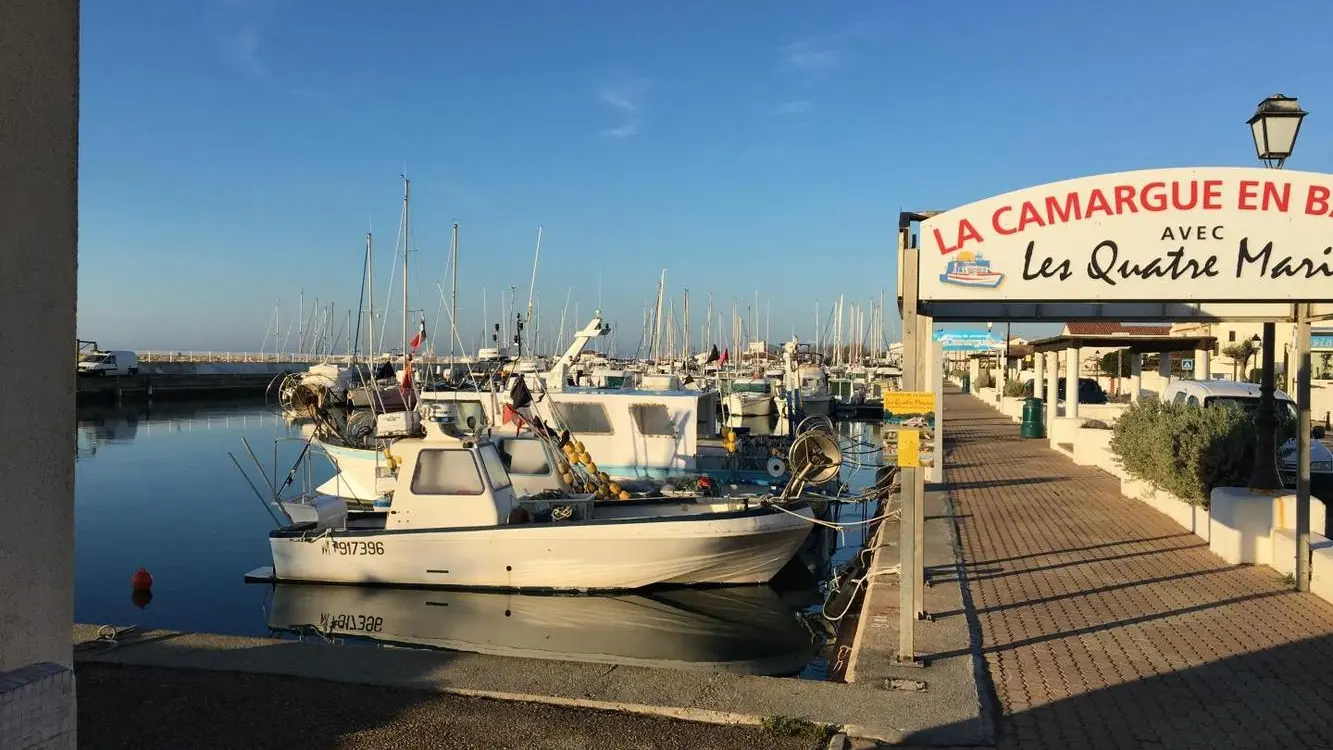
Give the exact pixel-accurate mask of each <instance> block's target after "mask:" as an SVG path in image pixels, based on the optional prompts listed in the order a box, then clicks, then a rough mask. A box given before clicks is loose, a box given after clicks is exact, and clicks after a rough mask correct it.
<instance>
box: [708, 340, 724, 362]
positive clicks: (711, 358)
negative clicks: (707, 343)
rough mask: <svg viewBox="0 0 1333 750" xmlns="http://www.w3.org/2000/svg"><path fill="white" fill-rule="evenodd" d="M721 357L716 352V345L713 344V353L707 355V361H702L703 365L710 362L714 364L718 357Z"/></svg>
mask: <svg viewBox="0 0 1333 750" xmlns="http://www.w3.org/2000/svg"><path fill="white" fill-rule="evenodd" d="M721 356H722V354H721V353H720V352H718V350H717V344H713V351H711V352H709V353H708V359H706V360H704V364H708V363H710V362H716V361H717V359H718V357H721Z"/></svg>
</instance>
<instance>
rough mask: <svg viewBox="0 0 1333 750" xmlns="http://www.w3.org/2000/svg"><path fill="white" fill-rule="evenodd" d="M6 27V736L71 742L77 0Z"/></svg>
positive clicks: (9, 9)
mask: <svg viewBox="0 0 1333 750" xmlns="http://www.w3.org/2000/svg"><path fill="white" fill-rule="evenodd" d="M0 28H3V31H2V32H0V34H3V35H4V39H5V41H4V43H3V44H0V92H4V94H3V96H2V97H0V98H5V100H6V101H5V105H4V111H5V115H4V116H0V143H3V144H4V148H2V149H0V357H3V361H5V362H10V363H15V364H16V365H17V366H13V367H6V368H4V369H2V370H0V413H2V414H4V415H5V423H6V424H7V425H10V426H11V427H12V429H6V430H0V456H4V459H3V460H0V487H4V488H5V500H6V502H5V503H4V509H5V514H4V523H0V571H5V574H4V575H3V576H0V730H6V731H8V732H9V734H7V735H6V736H0V746H4V747H16V748H17V747H74V746H75V745H76V742H75V737H74V735H75V725H74V717H75V714H74V674H73V672H72V671H70V667H71V666H72V662H73V649H72V648H71V641H70V626H71V624H72V623H73V619H74V451H75V432H74V421H75V414H74V340H75V338H76V335H77V334H76V331H75V314H74V310H75V294H76V287H77V270H76V269H77V261H78V259H77V256H78V103H79V3H78V0H4V3H3V5H0ZM18 363H21V364H18ZM33 372H37V373H40V374H41V375H40V377H31V375H30V374H29V373H33ZM130 572H133V571H130ZM127 575H128V574H127ZM127 588H128V587H127ZM128 595H129V594H128V591H127V593H126V596H128ZM15 732H17V733H19V734H18V736H13V734H14V733H15Z"/></svg>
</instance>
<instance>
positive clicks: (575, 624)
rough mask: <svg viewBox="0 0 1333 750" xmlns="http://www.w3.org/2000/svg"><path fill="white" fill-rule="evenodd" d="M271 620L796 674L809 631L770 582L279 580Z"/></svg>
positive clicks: (519, 652) (534, 653)
mask: <svg viewBox="0 0 1333 750" xmlns="http://www.w3.org/2000/svg"><path fill="white" fill-rule="evenodd" d="M268 626H269V628H270V629H272V630H276V631H288V632H295V633H299V634H302V635H305V634H314V635H318V636H320V637H322V638H339V637H351V638H364V639H369V640H371V641H373V642H378V643H387V644H392V645H400V646H401V645H405V646H415V647H424V648H431V649H448V650H451V651H466V652H471V653H479V654H489V655H492V656H508V657H523V658H531V659H555V660H560V661H576V662H593V663H601V664H618V665H624V666H640V667H656V668H666V669H684V670H706V671H710V672H729V673H734V674H757V675H789V674H796V673H798V672H800V671H801V670H802V669H803V668H804V667H805V666H806V664H807V663H808V662H809V660H810V658H811V657H812V656H813V652H814V647H813V646H812V643H811V638H810V633H809V631H808V630H807V629H806V628H805V627H803V626H802V625H801V623H800V621H799V620H798V619H797V618H796V617H795V616H794V614H793V613H792V611H791V610H790V609H788V608H787V606H786V605H784V604H783V602H782V600H781V599H780V598H779V597H778V594H777V592H775V591H774V590H773V589H771V588H769V587H768V586H728V587H725V588H707V589H670V590H656V591H652V592H645V593H642V594H622V595H618V596H584V595H572V596H545V595H531V594H518V593H510V592H493V591H460V590H439V589H420V588H388V587H379V586H376V587H369V586H326V585H312V584H299V583H279V584H277V585H275V586H274V587H273V601H272V605H271V606H270V607H269V608H268Z"/></svg>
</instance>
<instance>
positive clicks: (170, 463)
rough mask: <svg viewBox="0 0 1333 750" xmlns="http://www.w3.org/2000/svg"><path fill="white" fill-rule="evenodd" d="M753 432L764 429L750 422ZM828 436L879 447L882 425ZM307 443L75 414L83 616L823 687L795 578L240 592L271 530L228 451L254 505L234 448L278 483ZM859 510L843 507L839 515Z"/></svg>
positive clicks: (870, 460) (179, 412) (78, 598)
mask: <svg viewBox="0 0 1333 750" xmlns="http://www.w3.org/2000/svg"><path fill="white" fill-rule="evenodd" d="M746 426H749V427H751V429H752V430H754V431H756V432H762V431H764V430H766V429H771V426H770V427H766V426H765V425H764V424H762V423H758V422H754V421H753V420H751V421H747V422H746ZM838 427H839V432H840V433H842V434H844V435H846V436H849V437H851V436H855V437H858V438H861V439H863V440H865V441H866V442H869V443H877V430H878V427H879V425H877V424H868V425H858V424H840V425H839V426H838ZM301 438H302V436H301V429H300V426H299V425H296V424H289V423H288V422H287V421H286V420H284V419H283V418H282V417H281V416H279V415H278V414H277V413H276V410H275V408H274V407H272V406H271V405H267V404H265V403H264V402H262V401H229V402H225V403H188V402H186V403H182V402H175V403H172V402H168V403H159V404H153V405H151V406H148V405H142V404H139V405H127V406H126V407H123V408H86V409H80V411H79V415H78V455H77V464H76V466H77V469H76V483H75V487H76V490H75V505H76V515H75V545H76V571H75V618H76V620H77V621H79V622H84V623H95V624H114V625H118V626H126V625H135V626H138V627H140V628H168V629H173V630H185V631H197V632H209V633H224V634H231V635H254V636H267V635H273V634H287V635H288V636H289V637H307V636H310V635H312V634H318V633H323V634H326V635H327V634H328V633H329V632H330V631H337V632H338V633H339V635H340V638H339V640H348V639H347V638H346V637H347V636H350V640H351V641H354V642H355V641H365V642H371V643H374V642H391V643H396V644H400V645H418V646H423V647H431V648H453V649H460V650H469V651H480V652H483V653H500V654H511V655H528V656H545V657H548V658H572V659H587V660H593V661H610V662H617V663H636V664H649V665H653V664H659V665H664V666H675V667H684V668H697V669H716V670H727V671H743V672H755V673H765V674H777V673H781V674H792V673H795V672H797V671H800V672H801V674H802V676H805V677H813V678H819V677H821V676H822V674H823V671H824V667H823V662H822V660H819V659H817V658H815V653H814V651H815V649H814V645H813V642H814V641H816V640H818V638H817V637H815V636H813V635H812V633H811V631H810V630H809V629H808V628H806V627H805V626H804V625H803V624H801V622H800V621H799V620H798V619H797V618H796V617H795V616H793V611H799V610H806V611H809V610H810V609H811V606H812V603H813V602H815V601H817V600H818V598H819V594H818V593H817V592H815V591H814V590H813V587H812V585H811V583H812V582H811V581H809V580H800V579H799V577H797V583H796V584H794V587H795V588H794V590H793V585H792V584H788V585H787V587H786V588H785V589H784V588H779V589H774V588H771V587H768V586H762V587H744V588H739V589H737V588H728V589H713V590H690V591H667V592H650V593H647V594H643V595H630V596H617V597H590V596H585V597H572V596H520V595H513V594H504V593H478V592H441V591H422V590H399V589H387V590H386V589H371V588H361V587H344V586H297V585H282V586H276V587H275V586H272V585H262V584H247V583H245V582H244V581H243V575H244V574H245V573H246V572H247V571H249V570H252V569H254V568H256V567H259V566H263V565H268V564H270V562H271V560H270V556H269V549H268V539H267V533H268V531H269V530H270V529H271V528H273V525H274V522H273V519H272V518H271V517H270V516H269V514H268V512H267V511H266V509H265V507H264V506H263V504H262V503H261V502H260V500H259V499H258V498H256V496H255V493H254V491H253V490H251V488H250V487H249V485H247V483H246V480H245V478H244V477H243V476H242V475H241V473H240V472H239V471H238V470H237V469H236V467H235V466H234V465H233V464H232V460H231V458H230V457H229V456H228V453H231V454H233V455H234V456H235V457H236V459H237V460H238V461H240V462H241V464H242V466H244V467H245V468H246V469H247V471H249V473H250V476H251V477H252V478H253V479H254V480H255V482H256V483H257V484H258V485H259V489H260V491H261V492H264V491H266V488H265V487H264V485H263V484H262V480H261V479H260V478H259V476H258V472H257V471H256V470H254V462H253V460H252V459H251V458H250V456H249V454H248V453H247V451H246V448H245V446H244V444H243V443H242V439H244V440H246V441H248V442H249V444H250V446H251V448H253V450H254V451H255V453H256V455H257V456H258V458H259V460H260V462H261V463H262V464H263V465H264V471H265V472H266V473H267V474H268V475H269V477H270V478H273V477H275V476H278V477H285V476H286V474H287V472H288V470H289V469H290V468H291V467H292V466H293V464H294V462H295V461H296V459H297V457H298V455H299V454H300V452H301V446H302V442H303V441H302V439H301ZM275 441H276V442H275ZM876 459H877V457H876V456H873V455H861V456H849V457H848V459H847V461H846V463H845V465H844V476H845V477H846V478H847V479H849V480H851V483H852V484H853V485H859V486H864V485H865V484H867V483H869V482H870V481H873V477H874V470H873V464H874V463H875V461H876ZM856 464H871V466H869V467H868V468H865V469H857V467H856ZM312 471H313V472H314V473H315V476H314V477H313V478H314V479H315V480H317V481H319V480H322V479H324V478H326V477H327V476H329V475H331V474H332V471H331V469H330V468H329V467H327V466H326V465H323V462H315V463H314V464H313V465H312ZM274 481H278V482H280V481H281V479H280V478H279V479H275V480H274ZM298 481H300V478H298ZM862 512H863V508H862V507H861V506H847V507H845V508H844V512H843V514H842V520H844V521H847V520H852V519H853V518H856V517H861V514H862ZM861 542H862V532H861V529H860V528H859V527H856V528H853V529H849V530H848V531H847V532H846V533H845V534H844V535H843V540H842V547H841V548H840V549H839V550H838V551H837V553H836V554H835V558H834V559H835V562H837V561H841V560H843V559H846V558H847V557H849V556H850V555H851V554H853V553H854V551H855V550H856V549H858V548H859V547H860V545H861ZM140 567H143V568H146V569H148V570H149V571H150V572H151V573H152V575H153V578H154V583H153V591H152V594H153V596H152V599H151V601H149V602H148V603H147V604H146V605H144V606H142V607H141V606H139V604H140V603H136V602H135V601H133V600H132V598H131V591H130V577H131V575H133V574H134V572H135V571H136V570H138V569H139V568H140ZM317 637H325V636H319V635H317Z"/></svg>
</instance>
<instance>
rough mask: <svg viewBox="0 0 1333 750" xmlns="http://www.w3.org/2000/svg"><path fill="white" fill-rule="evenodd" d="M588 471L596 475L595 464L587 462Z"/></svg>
mask: <svg viewBox="0 0 1333 750" xmlns="http://www.w3.org/2000/svg"><path fill="white" fill-rule="evenodd" d="M588 471H590V472H592V473H593V474H596V473H597V464H595V463H593V462H592V461H591V460H589V461H588Z"/></svg>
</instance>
